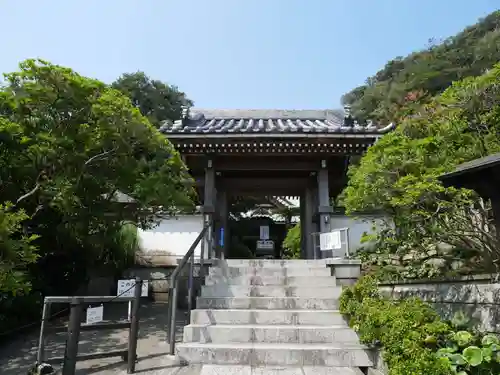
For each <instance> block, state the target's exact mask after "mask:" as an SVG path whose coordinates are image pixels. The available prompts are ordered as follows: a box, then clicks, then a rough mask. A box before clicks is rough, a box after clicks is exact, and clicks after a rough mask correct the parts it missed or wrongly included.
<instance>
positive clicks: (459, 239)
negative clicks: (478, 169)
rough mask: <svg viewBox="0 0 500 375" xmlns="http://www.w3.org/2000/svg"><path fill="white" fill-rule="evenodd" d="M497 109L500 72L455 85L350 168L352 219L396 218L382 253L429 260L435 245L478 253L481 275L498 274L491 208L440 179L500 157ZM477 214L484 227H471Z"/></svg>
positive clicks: (426, 271)
mask: <svg viewBox="0 0 500 375" xmlns="http://www.w3.org/2000/svg"><path fill="white" fill-rule="evenodd" d="M498 103H500V65H498V66H496V67H495V68H493V69H491V70H490V71H489V72H488V73H486V74H484V75H483V76H480V77H477V78H474V79H467V80H464V81H462V82H458V83H456V84H454V85H453V87H451V88H449V89H448V90H446V91H445V92H444V93H443V94H442V95H441V96H439V97H436V98H434V99H433V100H432V102H430V103H429V104H427V105H425V106H422V108H421V110H420V114H419V116H418V117H411V118H406V119H405V120H404V121H402V122H401V123H400V124H399V127H398V128H397V129H396V130H395V131H393V132H392V133H390V134H387V135H385V136H384V137H383V138H382V139H381V140H380V141H379V142H377V143H376V144H375V145H374V146H372V147H370V148H369V150H368V151H367V153H366V155H365V156H364V157H363V158H362V159H361V162H360V163H359V165H356V166H352V167H350V168H349V172H348V175H349V181H348V186H347V187H346V189H345V191H344V193H343V194H344V203H345V206H346V209H347V212H348V213H353V212H356V211H366V210H374V209H380V210H383V211H384V212H385V213H386V214H387V215H388V216H389V217H391V218H392V219H393V222H394V226H393V227H391V226H388V227H387V228H386V230H385V231H384V232H383V233H381V234H380V235H379V238H378V241H377V247H378V251H379V252H380V253H382V254H389V255H392V254H395V253H398V254H404V251H407V250H406V249H408V250H411V251H417V252H420V253H426V252H427V251H428V250H429V248H428V246H429V245H434V246H435V245H436V244H439V243H442V244H446V245H450V246H451V247H452V248H460V249H467V250H470V251H475V252H477V251H479V252H480V254H481V258H479V259H480V260H481V264H480V266H481V267H484V269H482V271H485V272H489V271H492V272H496V270H495V269H493V267H494V264H495V262H496V261H494V259H496V258H498V254H496V253H495V251H494V250H492V249H495V248H497V247H498V240H497V238H496V237H495V235H492V233H493V231H492V230H489V229H484V228H488V227H489V226H490V225H492V223H491V218H490V214H491V212H490V211H491V207H490V206H489V205H488V204H487V203H486V204H485V203H484V202H482V201H481V200H480V199H479V197H478V196H477V195H476V194H475V193H473V192H471V191H468V190H464V189H456V188H452V187H450V188H445V187H444V186H443V185H442V183H441V182H440V181H439V176H441V175H442V174H444V173H445V172H447V171H451V170H453V169H454V168H455V167H456V166H457V165H458V164H460V163H462V162H464V161H469V160H472V159H475V158H478V157H482V156H486V155H487V154H490V153H494V152H497V151H500V138H499V137H498V134H499V133H500V105H499V104H498ZM473 215H475V216H476V217H478V220H471V219H470V218H471V216H473ZM464 233H467V236H464ZM426 246H427V247H426ZM468 259H469V258H465V260H468ZM389 263H391V262H389ZM445 263H446V262H445ZM410 266H412V267H414V269H415V272H413V271H412V272H408V273H411V274H414V277H431V276H433V274H436V273H437V274H439V273H441V274H442V273H444V272H446V271H447V270H446V269H437V270H435V269H434V267H429V266H428V264H427V265H425V264H419V263H418V262H417V261H415V262H414V263H412V264H411V265H410ZM445 266H446V264H444V265H443V268H445ZM473 266H477V264H475V265H473ZM408 267H409V266H407V267H406V268H407V269H408ZM381 268H384V266H383V265H382V267H381ZM385 268H387V269H388V268H390V267H385ZM451 271H457V270H452V269H450V272H451ZM458 271H460V270H458Z"/></svg>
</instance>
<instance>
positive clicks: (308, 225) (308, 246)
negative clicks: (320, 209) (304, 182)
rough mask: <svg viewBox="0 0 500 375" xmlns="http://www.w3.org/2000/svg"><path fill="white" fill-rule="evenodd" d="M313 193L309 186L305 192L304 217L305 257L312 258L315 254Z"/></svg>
mask: <svg viewBox="0 0 500 375" xmlns="http://www.w3.org/2000/svg"><path fill="white" fill-rule="evenodd" d="M312 198H313V195H312V189H311V187H307V188H306V191H305V193H304V213H303V215H304V217H303V226H304V228H303V233H304V236H305V238H304V259H312V258H313V257H314V254H313V238H312V236H313V234H312V233H313V230H312V218H313V217H312V215H313V204H314V202H313V200H312Z"/></svg>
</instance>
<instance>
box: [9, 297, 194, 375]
mask: <svg viewBox="0 0 500 375" xmlns="http://www.w3.org/2000/svg"><path fill="white" fill-rule="evenodd" d="M126 315H127V304H122V303H119V304H113V305H111V306H110V305H105V306H104V318H105V319H118V318H122V319H123V318H125V317H126ZM166 316H167V305H164V304H148V305H143V306H142V307H141V324H140V333H139V341H138V344H137V346H138V347H137V352H138V357H139V362H138V363H137V367H136V369H137V371H136V373H137V374H141V375H160V374H161V375H198V374H199V372H200V367H199V366H191V367H182V366H179V365H178V364H177V363H176V362H175V360H174V359H173V358H171V357H169V356H168V355H167V353H168V349H169V347H168V344H167V343H166V342H165V337H166V333H165V327H166V325H167V318H166ZM177 317H178V319H177V320H178V322H177V330H176V333H177V336H178V339H177V341H180V340H181V337H182V327H183V326H184V325H185V324H186V320H187V314H186V312H178V313H177ZM65 340H66V334H65V333H59V334H53V335H50V336H48V338H47V341H46V355H47V357H55V356H62V355H63V354H64V345H65ZM127 342H128V330H126V329H122V330H112V331H95V332H82V333H81V335H80V347H79V353H81V354H85V353H95V352H101V351H109V350H117V349H122V348H123V349H125V348H126V346H127ZM37 347H38V332H33V333H32V334H29V335H26V336H25V337H24V338H22V339H19V340H17V341H14V342H11V343H10V344H7V345H5V346H4V347H1V348H0V374H1V375H25V374H26V373H27V370H28V368H29V367H30V366H32V365H33V363H34V361H35V359H36V352H37ZM76 374H77V375H83V374H92V375H122V374H126V364H125V363H124V362H123V361H122V360H121V359H120V358H106V359H98V360H89V361H82V362H78V363H77V371H76Z"/></svg>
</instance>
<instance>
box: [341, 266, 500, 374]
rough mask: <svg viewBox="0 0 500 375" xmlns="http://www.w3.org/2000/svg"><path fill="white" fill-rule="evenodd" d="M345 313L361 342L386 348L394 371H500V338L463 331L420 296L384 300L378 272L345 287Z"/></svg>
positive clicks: (386, 353)
mask: <svg viewBox="0 0 500 375" xmlns="http://www.w3.org/2000/svg"><path fill="white" fill-rule="evenodd" d="M340 311H341V312H342V313H343V314H345V315H347V316H348V317H349V325H350V326H351V327H352V328H353V329H354V330H355V331H356V332H357V333H358V334H359V337H360V340H361V342H363V343H365V344H368V345H372V346H377V347H380V348H381V349H382V356H383V359H384V361H385V363H386V364H387V366H388V368H389V375H418V374H421V375H430V374H432V375H448V374H459V375H467V374H471V375H472V374H474V375H482V374H485V375H486V374H491V375H492V374H498V373H500V372H499V371H500V344H499V341H498V338H497V337H496V336H493V335H482V334H479V333H476V334H473V333H470V332H468V331H466V330H458V331H457V328H459V327H458V325H457V324H455V325H454V324H452V322H446V321H443V320H441V318H440V317H439V316H438V315H437V313H436V312H435V311H434V310H433V309H432V307H431V306H430V305H428V304H427V303H425V302H423V301H421V300H419V299H418V298H409V299H404V300H401V301H394V300H390V299H387V298H384V297H383V296H382V295H381V294H380V292H379V291H378V286H377V282H376V279H375V278H374V277H372V276H365V277H363V278H362V279H360V280H359V281H358V282H357V283H356V284H355V285H354V286H352V287H349V288H346V289H345V290H344V291H343V293H342V295H341V298H340Z"/></svg>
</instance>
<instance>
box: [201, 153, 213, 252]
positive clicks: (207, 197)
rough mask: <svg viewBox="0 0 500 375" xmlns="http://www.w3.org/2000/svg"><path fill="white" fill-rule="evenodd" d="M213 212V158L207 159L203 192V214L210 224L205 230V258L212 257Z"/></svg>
mask: <svg viewBox="0 0 500 375" xmlns="http://www.w3.org/2000/svg"><path fill="white" fill-rule="evenodd" d="M214 212H215V169H214V166H213V160H212V159H208V160H207V167H206V169H205V189H204V192H203V214H204V215H206V218H207V219H206V220H207V222H208V223H209V225H210V229H209V230H208V232H207V237H206V243H205V249H206V250H207V258H209V259H212V258H214V254H213V245H214V244H213V242H212V239H213V232H214Z"/></svg>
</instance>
